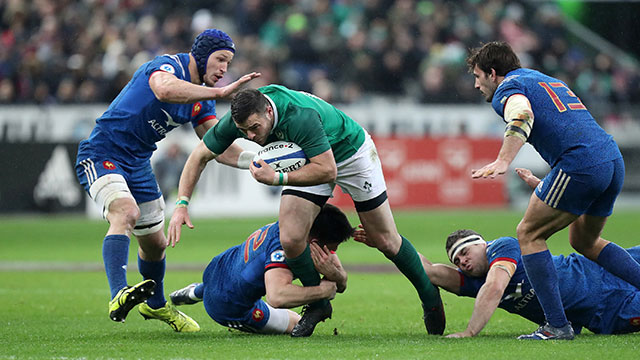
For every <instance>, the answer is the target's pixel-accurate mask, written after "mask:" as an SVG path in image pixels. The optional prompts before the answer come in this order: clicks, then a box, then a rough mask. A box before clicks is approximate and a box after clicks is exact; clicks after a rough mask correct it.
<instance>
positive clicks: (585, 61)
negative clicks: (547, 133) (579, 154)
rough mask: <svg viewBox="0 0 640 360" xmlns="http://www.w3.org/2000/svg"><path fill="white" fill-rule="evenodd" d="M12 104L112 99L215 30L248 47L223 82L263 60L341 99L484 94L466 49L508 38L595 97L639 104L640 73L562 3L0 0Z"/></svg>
mask: <svg viewBox="0 0 640 360" xmlns="http://www.w3.org/2000/svg"><path fill="white" fill-rule="evenodd" d="M0 16H1V18H0V103H5V104H6V103H22V104H24V103H37V104H50V103H60V104H67V103H108V102H110V101H111V100H113V98H114V97H115V96H116V95H117V94H118V92H119V91H120V90H121V89H122V87H123V86H124V85H125V84H126V83H127V81H128V80H129V79H130V77H131V75H132V74H133V72H134V71H135V70H136V69H137V67H138V66H139V65H141V64H142V63H144V62H146V61H148V60H150V59H152V58H153V57H154V56H156V55H160V54H164V53H170V54H171V53H179V52H188V51H189V50H190V47H191V43H192V42H193V39H194V38H195V36H196V35H197V34H198V33H200V32H201V31H202V30H203V29H206V28H211V27H214V28H219V29H222V30H224V31H226V32H228V33H229V34H230V35H231V36H232V37H233V39H234V41H235V43H236V48H237V52H236V56H235V58H234V60H233V62H232V66H231V67H230V70H229V73H228V74H227V76H226V77H225V79H223V80H222V81H221V83H220V85H224V83H228V82H230V81H233V80H234V79H236V78H237V77H238V76H240V75H242V74H244V73H247V72H250V71H260V72H262V74H263V77H262V78H261V79H259V80H258V81H256V82H255V83H254V85H256V86H259V85H262V84H267V83H280V84H283V85H286V86H289V87H291V88H294V89H299V90H305V91H310V92H313V93H315V94H317V95H319V96H320V97H322V98H325V99H326V100H329V101H332V102H336V103H358V102H366V101H368V100H369V99H371V98H372V97H375V96H378V95H382V96H390V97H398V98H402V99H405V100H406V99H408V100H413V101H415V102H419V103H461V102H464V103H470V102H473V103H477V102H482V101H483V99H482V98H481V96H480V95H479V94H478V92H477V91H476V90H475V89H474V88H473V77H472V76H471V75H470V74H469V73H468V71H467V68H466V64H465V58H466V56H467V54H468V50H469V48H472V47H476V46H478V45H480V43H481V42H488V41H493V40H506V41H508V42H509V43H510V44H511V45H512V46H513V47H514V49H515V50H516V51H517V53H518V54H519V56H520V58H521V60H522V62H523V64H522V65H523V66H525V67H532V68H536V69H539V70H541V71H543V72H546V73H548V74H550V75H553V76H556V77H558V78H560V79H562V80H564V81H566V82H567V83H568V84H569V86H571V87H572V88H573V89H574V91H575V92H576V93H578V94H579V95H580V97H581V99H582V100H583V102H585V103H587V104H588V105H589V106H593V105H594V104H596V105H597V104H599V103H607V104H614V105H615V104H622V105H624V104H634V103H635V104H637V103H640V71H639V69H638V67H637V66H636V65H634V64H633V63H631V64H629V63H624V64H623V63H619V62H617V59H616V58H613V57H611V56H610V55H609V54H604V53H599V52H598V51H596V50H595V49H593V48H592V47H590V46H588V44H584V43H583V42H581V41H579V40H577V39H575V37H573V36H571V35H570V34H569V33H568V30H567V27H566V26H565V23H564V18H563V16H562V15H561V13H560V12H559V11H558V10H557V9H556V8H555V6H554V5H553V4H548V3H543V2H514V1H502V0H485V1H481V0H460V1H438V0H432V1H428V0H367V1H355V0H301V1H293V0H289V1H287V0H271V1H270V0H218V1H203V0H190V1H177V0H163V1H153V0H80V1H77V0H32V1H25V0H0Z"/></svg>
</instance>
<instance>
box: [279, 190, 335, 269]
mask: <svg viewBox="0 0 640 360" xmlns="http://www.w3.org/2000/svg"><path fill="white" fill-rule="evenodd" d="M307 191H309V190H308V189H305V188H285V190H284V191H283V193H282V198H281V199H280V212H279V215H278V221H279V226H280V242H281V244H282V247H283V248H284V251H285V253H286V255H287V257H295V256H297V255H299V254H300V253H301V252H302V251H303V250H304V248H305V247H306V246H307V236H308V235H309V230H310V229H311V225H312V224H313V221H314V219H315V218H316V216H317V215H318V213H319V212H320V208H321V206H323V205H324V203H325V202H326V200H327V199H328V196H326V197H325V196H321V195H317V194H313V193H311V192H307ZM314 199H317V200H318V201H314ZM320 199H323V200H320ZM320 203H322V205H320Z"/></svg>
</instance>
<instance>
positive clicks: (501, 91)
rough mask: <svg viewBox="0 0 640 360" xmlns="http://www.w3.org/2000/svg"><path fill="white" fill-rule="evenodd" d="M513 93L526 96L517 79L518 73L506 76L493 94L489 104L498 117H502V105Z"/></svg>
mask: <svg viewBox="0 0 640 360" xmlns="http://www.w3.org/2000/svg"><path fill="white" fill-rule="evenodd" d="M514 94H522V95H524V96H526V93H525V91H524V86H523V84H522V83H521V82H520V81H518V75H512V76H508V77H506V78H505V79H504V80H503V81H502V82H501V83H500V85H499V86H498V88H497V89H496V92H495V93H494V94H493V100H492V101H491V106H492V107H493V110H495V112H496V113H497V114H498V115H500V117H504V106H505V105H506V104H507V100H508V99H509V97H510V96H511V95H514Z"/></svg>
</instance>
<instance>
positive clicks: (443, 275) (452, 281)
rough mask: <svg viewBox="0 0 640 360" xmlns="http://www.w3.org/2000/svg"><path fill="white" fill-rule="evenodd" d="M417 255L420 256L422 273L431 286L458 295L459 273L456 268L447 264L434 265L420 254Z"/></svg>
mask: <svg viewBox="0 0 640 360" xmlns="http://www.w3.org/2000/svg"><path fill="white" fill-rule="evenodd" d="M418 255H420V260H421V261H422V266H423V267H424V271H425V272H426V273H427V276H428V277H429V280H431V283H432V284H433V285H435V286H437V287H441V288H443V289H445V290H447V291H448V292H450V293H454V294H456V295H460V273H458V269H457V268H455V267H453V266H451V265H447V264H434V263H432V262H431V261H429V260H428V259H427V258H426V257H425V256H424V255H422V254H421V253H418Z"/></svg>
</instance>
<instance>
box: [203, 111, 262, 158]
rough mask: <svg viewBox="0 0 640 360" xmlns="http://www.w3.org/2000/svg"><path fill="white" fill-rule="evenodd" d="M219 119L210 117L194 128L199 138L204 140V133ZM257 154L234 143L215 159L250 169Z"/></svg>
mask: <svg viewBox="0 0 640 360" xmlns="http://www.w3.org/2000/svg"><path fill="white" fill-rule="evenodd" d="M218 121H219V120H218V119H217V118H214V119H209V120H207V121H205V122H203V123H202V124H200V125H198V126H196V127H195V128H194V130H195V131H196V135H198V138H200V140H202V138H203V137H204V134H206V133H207V131H208V130H209V129H211V128H212V127H213V126H214V125H215V124H217V123H218ZM255 156H256V153H255V152H253V151H249V150H244V149H243V148H242V147H241V146H240V145H238V144H236V143H233V144H231V146H229V147H228V148H227V150H225V151H224V152H223V153H222V154H220V155H219V156H217V157H216V158H215V159H216V161H217V162H219V163H220V164H224V165H228V166H231V167H235V168H238V169H248V168H249V165H250V164H251V162H252V161H253V158H254V157H255Z"/></svg>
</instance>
